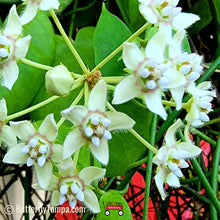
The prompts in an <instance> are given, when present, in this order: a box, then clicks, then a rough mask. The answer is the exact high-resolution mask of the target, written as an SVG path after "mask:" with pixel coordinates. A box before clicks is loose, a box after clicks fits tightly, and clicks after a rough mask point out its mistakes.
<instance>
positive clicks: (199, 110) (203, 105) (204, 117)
mask: <svg viewBox="0 0 220 220" xmlns="http://www.w3.org/2000/svg"><path fill="white" fill-rule="evenodd" d="M211 88H212V84H211V82H202V83H200V84H199V85H198V86H197V87H195V88H194V89H193V90H192V91H191V92H192V93H193V97H192V98H191V99H190V100H189V102H188V103H189V105H190V107H188V108H187V111H188V114H187V115H186V120H187V121H189V122H190V123H191V125H192V126H195V127H198V126H201V125H203V124H204V122H207V121H209V116H208V113H209V112H211V111H212V104H211V101H212V100H213V98H214V97H216V91H215V90H212V89H211Z"/></svg>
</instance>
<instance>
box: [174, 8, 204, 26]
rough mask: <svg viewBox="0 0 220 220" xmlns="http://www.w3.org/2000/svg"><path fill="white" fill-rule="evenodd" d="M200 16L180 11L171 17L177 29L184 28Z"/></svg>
mask: <svg viewBox="0 0 220 220" xmlns="http://www.w3.org/2000/svg"><path fill="white" fill-rule="evenodd" d="M199 19H200V18H199V16H198V15H195V14H191V13H184V12H181V13H179V14H178V15H177V16H175V17H174V18H173V26H174V27H175V28H176V29H177V30H179V29H186V28H187V27H189V26H190V25H192V24H193V23H195V22H196V21H198V20H199Z"/></svg>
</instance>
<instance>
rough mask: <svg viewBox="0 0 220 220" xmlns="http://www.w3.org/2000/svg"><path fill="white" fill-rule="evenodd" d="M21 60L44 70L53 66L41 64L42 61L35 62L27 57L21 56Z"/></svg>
mask: <svg viewBox="0 0 220 220" xmlns="http://www.w3.org/2000/svg"><path fill="white" fill-rule="evenodd" d="M20 61H21V62H22V63H24V64H27V65H29V66H33V67H35V68H38V69H42V70H51V69H52V68H53V67H52V66H48V65H44V64H40V63H37V62H34V61H32V60H28V59H26V58H21V59H20Z"/></svg>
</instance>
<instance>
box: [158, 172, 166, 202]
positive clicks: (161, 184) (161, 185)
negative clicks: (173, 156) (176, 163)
mask: <svg viewBox="0 0 220 220" xmlns="http://www.w3.org/2000/svg"><path fill="white" fill-rule="evenodd" d="M165 178H166V175H165V172H164V170H163V169H160V170H159V172H158V173H157V174H156V175H155V183H156V186H157V189H158V191H159V193H160V195H161V197H162V199H163V200H165V198H166V197H167V194H166V192H165V188H164V181H165Z"/></svg>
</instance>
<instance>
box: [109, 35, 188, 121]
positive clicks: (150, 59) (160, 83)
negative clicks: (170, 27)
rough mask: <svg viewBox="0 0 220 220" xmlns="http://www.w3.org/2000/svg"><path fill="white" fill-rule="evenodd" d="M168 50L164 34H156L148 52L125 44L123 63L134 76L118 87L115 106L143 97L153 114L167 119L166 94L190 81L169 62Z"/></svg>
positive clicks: (149, 43) (146, 49) (148, 47)
mask: <svg viewBox="0 0 220 220" xmlns="http://www.w3.org/2000/svg"><path fill="white" fill-rule="evenodd" d="M165 47H166V42H165V36H164V33H163V32H158V33H156V34H155V35H154V36H153V37H152V38H151V39H150V41H149V42H148V44H147V46H146V48H145V50H144V51H142V50H141V49H139V48H138V46H137V45H136V44H135V43H125V44H124V46H123V54H122V55H123V61H124V64H125V66H126V67H127V69H128V71H129V72H130V73H131V74H130V75H129V76H127V77H125V78H124V79H123V80H122V81H121V82H120V83H119V84H118V85H117V86H116V88H115V92H114V98H113V101H112V103H113V104H121V103H124V102H127V101H129V100H131V99H133V98H135V97H138V96H141V97H143V99H144V101H145V103H146V106H147V107H148V109H149V110H150V111H152V112H154V113H156V114H158V115H160V116H161V117H162V118H163V119H166V118H167V113H166V111H165V109H164V107H163V104H162V93H163V91H165V90H167V89H171V88H176V87H179V86H181V85H183V84H185V82H186V80H185V77H184V76H183V75H182V74H181V73H180V72H178V71H176V70H174V69H173V68H171V66H170V63H169V62H168V61H167V60H166V59H165V57H164V51H165Z"/></svg>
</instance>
